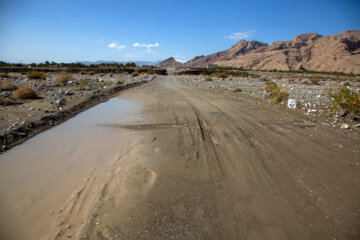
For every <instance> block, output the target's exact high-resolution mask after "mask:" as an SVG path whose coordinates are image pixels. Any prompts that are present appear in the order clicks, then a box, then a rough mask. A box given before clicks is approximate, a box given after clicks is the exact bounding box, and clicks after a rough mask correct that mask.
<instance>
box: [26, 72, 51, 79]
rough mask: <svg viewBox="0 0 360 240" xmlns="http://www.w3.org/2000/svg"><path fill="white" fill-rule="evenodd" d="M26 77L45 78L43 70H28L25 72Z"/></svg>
mask: <svg viewBox="0 0 360 240" xmlns="http://www.w3.org/2000/svg"><path fill="white" fill-rule="evenodd" d="M27 77H28V78H30V79H41V80H45V79H46V74H45V73H43V72H29V73H28V74H27Z"/></svg>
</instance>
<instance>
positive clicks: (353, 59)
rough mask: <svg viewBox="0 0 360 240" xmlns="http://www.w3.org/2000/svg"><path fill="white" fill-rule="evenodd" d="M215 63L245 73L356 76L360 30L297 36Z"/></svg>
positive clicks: (359, 71)
mask: <svg viewBox="0 0 360 240" xmlns="http://www.w3.org/2000/svg"><path fill="white" fill-rule="evenodd" d="M216 63H217V64H218V65H220V66H232V67H243V68H246V69H264V70H270V69H278V70H304V69H306V70H313V71H328V72H333V71H336V72H346V73H351V72H352V73H360V30H353V31H344V32H342V33H340V34H335V35H330V36H321V35H319V34H316V33H308V34H300V35H299V36H297V37H295V38H294V39H292V40H291V41H279V42H274V43H273V44H271V45H270V46H262V47H260V48H257V49H255V50H253V51H249V52H248V53H246V54H245V55H238V56H236V57H235V58H232V59H224V60H217V61H216Z"/></svg>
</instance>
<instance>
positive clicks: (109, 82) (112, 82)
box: [106, 81, 115, 86]
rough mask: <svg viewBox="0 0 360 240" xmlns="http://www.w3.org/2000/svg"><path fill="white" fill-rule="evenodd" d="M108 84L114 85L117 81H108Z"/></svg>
mask: <svg viewBox="0 0 360 240" xmlns="http://www.w3.org/2000/svg"><path fill="white" fill-rule="evenodd" d="M106 84H107V85H109V86H111V85H114V84H115V82H114V81H108V82H107V83H106Z"/></svg>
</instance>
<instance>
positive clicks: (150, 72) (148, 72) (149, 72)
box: [146, 69, 155, 74]
mask: <svg viewBox="0 0 360 240" xmlns="http://www.w3.org/2000/svg"><path fill="white" fill-rule="evenodd" d="M146 73H147V74H155V72H154V70H152V69H149V70H147V71H146Z"/></svg>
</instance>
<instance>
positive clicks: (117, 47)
mask: <svg viewBox="0 0 360 240" xmlns="http://www.w3.org/2000/svg"><path fill="white" fill-rule="evenodd" d="M108 47H109V48H116V49H119V50H121V49H124V48H126V46H125V45H119V44H117V43H114V42H113V43H110V44H109V45H108Z"/></svg>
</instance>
